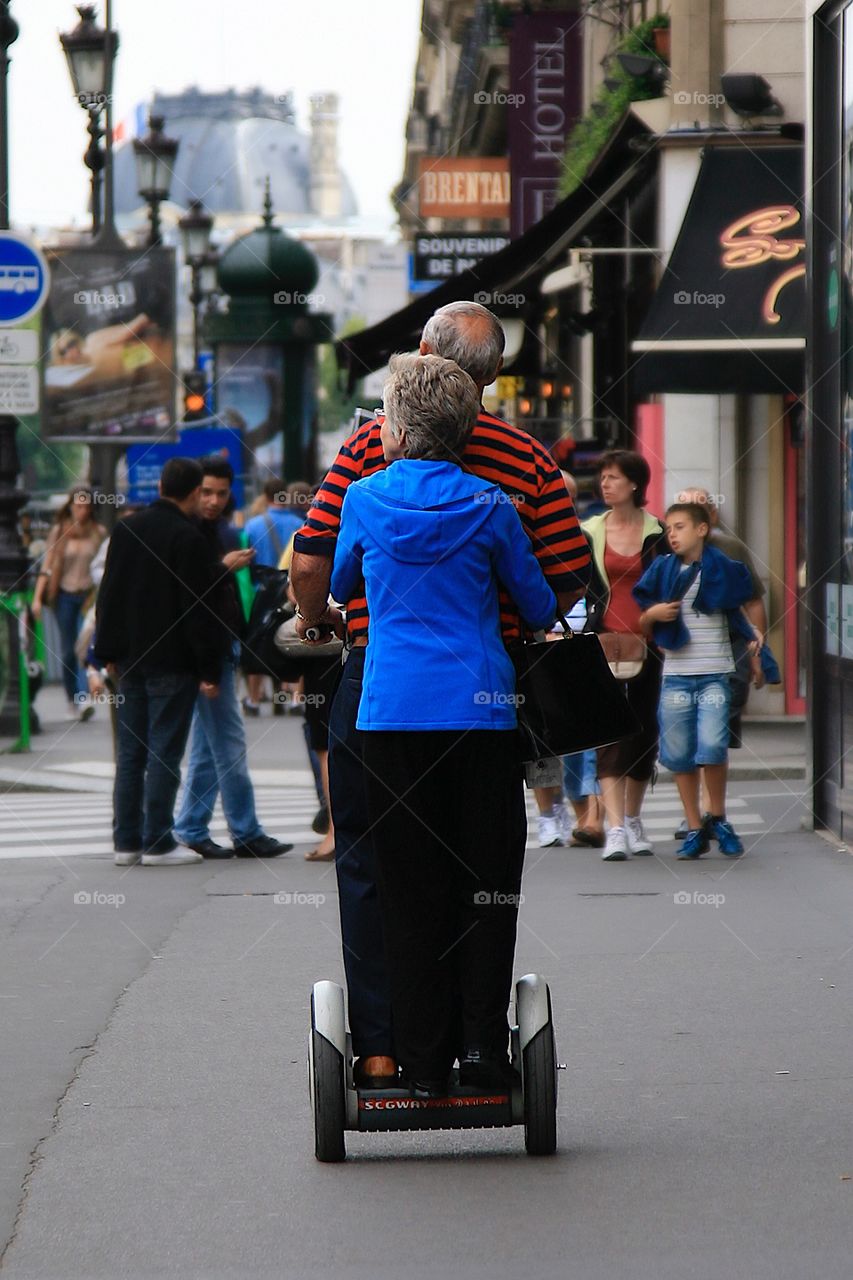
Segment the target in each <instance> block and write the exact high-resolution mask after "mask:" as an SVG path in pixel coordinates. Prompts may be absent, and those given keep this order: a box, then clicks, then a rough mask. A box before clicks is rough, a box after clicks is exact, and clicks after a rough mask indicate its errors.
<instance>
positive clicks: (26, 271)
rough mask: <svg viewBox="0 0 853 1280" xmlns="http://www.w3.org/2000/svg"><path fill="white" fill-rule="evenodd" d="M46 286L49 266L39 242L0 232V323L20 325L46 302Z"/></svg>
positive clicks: (12, 233)
mask: <svg viewBox="0 0 853 1280" xmlns="http://www.w3.org/2000/svg"><path fill="white" fill-rule="evenodd" d="M49 287H50V269H49V268H48V265H47V261H46V259H45V257H44V255H43V253H42V251H41V249H39V247H38V245H36V244H35V243H34V242H33V241H32V240H30V239H29V238H28V237H26V236H20V235H17V234H15V233H14V232H12V231H0V325H14V324H19V323H20V322H21V321H22V320H26V319H27V318H28V317H29V316H31V315H34V314H35V312H36V311H38V310H40V308H41V307H43V306H44V304H45V302H46V301H47V294H48V289H49ZM0 358H2V359H9V358H10V357H9V356H0ZM12 358H14V357H12Z"/></svg>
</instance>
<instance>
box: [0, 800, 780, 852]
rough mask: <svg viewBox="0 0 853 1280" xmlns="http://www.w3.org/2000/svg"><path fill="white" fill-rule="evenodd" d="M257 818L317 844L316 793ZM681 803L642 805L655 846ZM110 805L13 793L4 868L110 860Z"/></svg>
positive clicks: (751, 831)
mask: <svg viewBox="0 0 853 1280" xmlns="http://www.w3.org/2000/svg"><path fill="white" fill-rule="evenodd" d="M255 799H256V803H257V810H258V816H259V818H260V820H261V822H262V823H263V826H264V829H265V830H266V831H268V832H269V834H270V835H274V836H276V837H278V839H280V840H286V841H288V842H289V843H290V844H295V845H296V844H313V843H316V841H317V839H318V837H317V835H316V834H315V833H314V832H313V831H312V830H311V822H312V820H313V818H314V815H315V814H316V812H317V796H316V793H315V791H314V788H313V787H311V786H294V785H290V786H272V785H268V784H267V785H256V786H255ZM728 810H729V815H730V817H731V819H732V821H733V823H734V825H735V827H736V828H737V829H738V830H739V831H741V832H742V834H744V835H750V836H754V835H758V834H760V832H762V831H763V830H765V829H766V825H767V824H766V821H765V819H764V818H763V817H762V815H761V814H760V813H758V812H756V810H755V809H754V808H752V806H751V802H750V801H747V800H745V799H740V798H738V797H732V798H730V799H729V801H728ZM527 814H528V837H527V847H528V848H529V849H536V848H538V847H539V845H538V839H537V827H536V817H537V810H536V804H535V801H534V798H533V794H532V792H527ZM681 817H682V810H681V802H680V801H679V799H678V792H677V791H676V788H675V785H674V784H673V783H659V784H658V786H657V787H656V788H655V790H654V792H653V793H651V794H650V795H649V796H648V798H647V799H646V801H645V803H644V805H643V823H644V825H645V828H646V831H647V833H648V835H649V837H650V838H651V839H652V840H655V841H660V842H663V841H671V840H672V839H673V832H674V831H675V829H676V827H677V826H678V824H679V823H680V821H681ZM210 834H211V836H212V837H213V839H214V840H216V841H217V842H219V843H225V844H227V843H229V837H228V828H227V826H226V823H225V820H224V818H223V815H222V809H221V807H220V806H219V805H217V807H216V811H215V813H214V816H213V821H212V823H211V828H210ZM112 848H113V845H112V800H111V797H110V796H109V795H108V794H103V793H101V792H98V793H93V794H85V793H81V792H79V791H75V792H32V793H27V792H15V793H7V794H6V795H0V860H2V859H10V858H46V857H52V856H60V857H63V858H66V857H74V856H83V855H86V854H89V855H104V854H109V853H112Z"/></svg>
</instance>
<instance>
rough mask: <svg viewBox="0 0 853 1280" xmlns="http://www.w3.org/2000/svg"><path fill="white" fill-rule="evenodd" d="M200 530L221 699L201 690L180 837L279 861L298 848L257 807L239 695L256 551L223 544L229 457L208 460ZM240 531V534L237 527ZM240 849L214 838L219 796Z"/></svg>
mask: <svg viewBox="0 0 853 1280" xmlns="http://www.w3.org/2000/svg"><path fill="white" fill-rule="evenodd" d="M200 465H201V470H202V482H201V503H200V510H199V516H200V520H199V528H200V529H201V532H202V534H203V535H204V539H205V542H206V544H207V549H208V551H207V553H208V557H209V565H210V573H211V577H212V581H213V587H212V589H211V592H210V597H209V601H210V606H211V609H212V612H213V615H214V616H213V617H212V618H211V626H212V627H215V628H216V630H217V631H218V634H219V637H220V644H221V653H222V678H221V680H220V683H219V696H218V697H217V698H205V697H204V695H203V694H199V695H198V698H197V699H196V706H195V714H194V716H193V728H192V738H191V741H190V759H189V764H188V766H187V777H186V786H185V788H184V795H183V800H182V802H181V809H180V812H179V814H178V816H177V818H176V820H175V838H176V839H177V840H179V841H180V843H181V844H182V845H185V846H186V847H187V848H189V849H192V850H194V851H195V852H196V853H200V854H201V855H202V857H203V858H233V856H234V854H235V853H236V855H237V857H238V858H276V857H278V855H279V854H281V853H287V852H288V850H290V849H292V848H293V845H291V844H284V843H283V842H282V841H281V840H276V839H275V838H274V837H273V836H268V835H267V834H266V832H265V831H264V829H263V827H262V826H261V824H260V823H259V822H258V816H257V813H256V812H255V792H254V788H253V787H252V779H251V778H250V777H249V769H248V766H247V763H246V730H245V727H244V724H243V717H242V715H241V713H240V700H239V697H238V693H237V679H238V664H239V661H240V636H241V635H242V632H243V610H242V606H241V604H240V598H239V594H238V591H237V582H236V579H235V576H234V575H235V574H236V573H237V572H238V570H240V569H244V568H246V567H248V565H249V564H251V562H252V560H253V558H254V555H255V552H254V551H253V550H252V549H251V548H247V549H245V550H244V549H237V548H233V547H232V548H231V549H229V550H227V551H226V548H225V546H224V545H223V532H224V528H223V526H226V521H225V520H224V519H223V513H224V511H225V508H226V506H227V505H228V500H229V498H230V497H231V483H232V481H233V479H234V472H233V470H232V467H231V464H230V462H229V461H228V459H227V458H223V457H221V456H219V455H217V454H214V455H212V456H210V457H207V458H202V459H201V462H200ZM235 532H236V531H235ZM220 794H221V797H222V809H223V812H224V814H225V820H226V822H227V823H228V829H229V831H230V832H231V839H232V841H233V843H234V848H233V849H228V848H225V847H223V846H222V845H219V844H217V843H216V842H215V841H214V840H211V838H210V820H211V818H212V817H213V806H214V805H215V803H216V797H217V795H220Z"/></svg>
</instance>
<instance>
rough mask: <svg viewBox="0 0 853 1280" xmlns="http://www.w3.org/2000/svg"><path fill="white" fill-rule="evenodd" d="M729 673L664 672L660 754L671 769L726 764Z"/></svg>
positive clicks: (689, 769) (682, 769)
mask: <svg viewBox="0 0 853 1280" xmlns="http://www.w3.org/2000/svg"><path fill="white" fill-rule="evenodd" d="M731 696H732V691H731V685H730V684H729V677H728V675H707V676H664V678H663V685H662V687H661V695H660V709H659V720H660V758H661V763H662V764H663V765H664V766H665V767H666V768H667V769H670V770H671V771H672V772H673V773H692V772H693V770H694V769H698V768H699V767H700V766H701V765H705V764H711V765H714V764H725V763H726V760H727V759H728V753H729V703H730V702H731Z"/></svg>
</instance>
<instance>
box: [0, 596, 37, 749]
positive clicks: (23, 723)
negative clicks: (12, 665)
mask: <svg viewBox="0 0 853 1280" xmlns="http://www.w3.org/2000/svg"><path fill="white" fill-rule="evenodd" d="M31 598H32V593H31V592H23V591H17V592H12V593H10V594H9V595H0V609H2V610H3V611H4V612H5V613H7V614H11V616H12V617H13V618H14V619H15V624H16V626H17V629H18V690H19V705H20V721H19V734H18V739H17V741H16V742H14V743H13V744H12V746H11V747H6V748H5V750H6V751H7V752H11V753H12V754H19V753H21V752H24V751H29V750H30V673H29V667H28V665H27V609H28V606H29V603H30V600H31ZM35 637H36V657H37V659H38V660H39V661H41V662H43V661H44V630H43V628H42V626H41V623H36V626H35ZM9 675H10V676H11V672H10V673H9Z"/></svg>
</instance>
